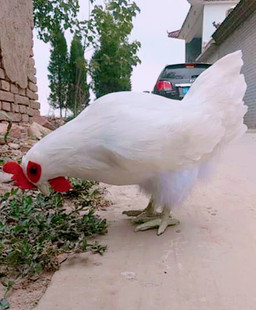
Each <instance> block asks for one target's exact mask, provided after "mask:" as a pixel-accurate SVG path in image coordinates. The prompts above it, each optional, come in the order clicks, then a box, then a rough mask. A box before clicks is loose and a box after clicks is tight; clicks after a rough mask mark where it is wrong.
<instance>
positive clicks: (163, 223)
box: [135, 217, 180, 235]
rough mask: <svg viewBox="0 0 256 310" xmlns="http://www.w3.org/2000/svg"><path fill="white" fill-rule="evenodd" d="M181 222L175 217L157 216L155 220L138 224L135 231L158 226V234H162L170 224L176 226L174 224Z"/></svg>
mask: <svg viewBox="0 0 256 310" xmlns="http://www.w3.org/2000/svg"><path fill="white" fill-rule="evenodd" d="M179 223H180V221H179V220H176V219H174V218H171V217H169V218H168V219H166V218H164V219H162V218H160V217H159V218H155V219H153V220H150V221H148V222H145V223H143V224H140V225H138V226H137V227H136V228H135V231H144V230H148V229H152V228H157V227H158V231H157V234H158V235H161V234H162V233H163V232H164V231H165V230H166V228H167V227H168V226H174V225H178V224H179Z"/></svg>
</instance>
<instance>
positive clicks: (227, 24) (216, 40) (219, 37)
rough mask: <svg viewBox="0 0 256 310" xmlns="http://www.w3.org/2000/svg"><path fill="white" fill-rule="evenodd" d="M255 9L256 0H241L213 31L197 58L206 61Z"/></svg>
mask: <svg viewBox="0 0 256 310" xmlns="http://www.w3.org/2000/svg"><path fill="white" fill-rule="evenodd" d="M208 1H210V0H208ZM254 11H256V1H255V0H241V1H240V2H239V4H238V5H237V6H236V7H235V8H234V9H233V10H232V11H231V13H230V14H229V15H228V16H227V17H226V19H225V20H224V21H223V22H222V23H221V24H220V26H219V27H218V29H217V30H216V31H215V32H214V33H213V35H212V38H213V39H212V40H211V41H210V42H209V44H207V46H206V47H205V49H204V51H203V52H202V53H201V55H199V57H198V58H197V60H198V61H205V59H207V57H208V55H211V54H212V52H214V51H215V50H216V48H217V46H218V45H220V44H221V43H222V42H224V41H225V40H226V39H227V38H228V37H229V36H230V35H231V34H232V33H233V32H234V31H235V30H236V29H237V28H238V27H239V26H240V25H241V24H242V23H244V22H245V20H246V19H247V18H249V16H250V15H251V14H252V13H253V12H254Z"/></svg>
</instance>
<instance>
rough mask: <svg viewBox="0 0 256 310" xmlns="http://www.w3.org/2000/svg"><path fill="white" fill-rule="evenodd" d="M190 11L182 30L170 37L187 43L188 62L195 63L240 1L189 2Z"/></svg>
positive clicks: (192, 0) (171, 34) (211, 0)
mask: <svg viewBox="0 0 256 310" xmlns="http://www.w3.org/2000/svg"><path fill="white" fill-rule="evenodd" d="M188 2H189V3H190V4H191V6H190V10H189V12H188V14H187V17H186V19H185V21H184V23H183V25H182V27H181V29H180V30H178V31H177V30H176V31H173V32H168V37H170V38H176V39H182V40H185V41H186V61H187V62H190V61H195V59H196V58H197V57H198V56H199V55H200V54H201V53H202V51H203V50H204V48H205V46H207V43H208V42H209V41H210V39H211V35H212V34H213V33H214V31H215V30H216V28H217V27H218V26H219V25H220V24H221V23H222V21H223V20H224V19H225V18H226V16H227V15H228V14H229V13H230V11H231V10H232V9H233V8H234V7H235V6H236V5H237V3H238V2H239V0H188Z"/></svg>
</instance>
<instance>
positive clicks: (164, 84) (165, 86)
mask: <svg viewBox="0 0 256 310" xmlns="http://www.w3.org/2000/svg"><path fill="white" fill-rule="evenodd" d="M156 89H157V91H162V90H172V83H171V82H168V81H158V82H157V84H156Z"/></svg>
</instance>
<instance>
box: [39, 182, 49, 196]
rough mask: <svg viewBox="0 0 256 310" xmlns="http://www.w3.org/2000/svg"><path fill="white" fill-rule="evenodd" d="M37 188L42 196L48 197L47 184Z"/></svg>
mask: <svg viewBox="0 0 256 310" xmlns="http://www.w3.org/2000/svg"><path fill="white" fill-rule="evenodd" d="M37 187H38V189H39V190H40V192H41V193H42V194H43V195H45V196H49V195H50V188H49V185H48V184H47V183H43V184H40V185H38V186H37Z"/></svg>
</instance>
